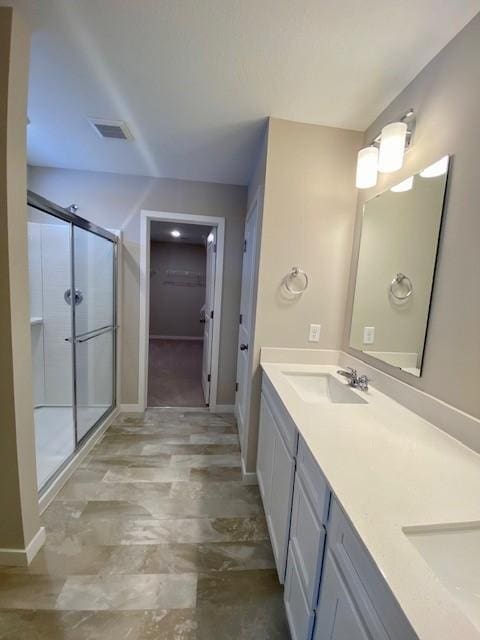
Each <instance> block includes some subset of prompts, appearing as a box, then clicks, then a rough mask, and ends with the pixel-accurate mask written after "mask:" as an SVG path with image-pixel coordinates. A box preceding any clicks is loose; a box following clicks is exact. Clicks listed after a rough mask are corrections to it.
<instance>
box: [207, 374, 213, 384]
mask: <svg viewBox="0 0 480 640" xmlns="http://www.w3.org/2000/svg"><path fill="white" fill-rule="evenodd" d="M211 379H212V376H211V374H210V373H209V374H208V378H207V380H208V382H210V380H211Z"/></svg>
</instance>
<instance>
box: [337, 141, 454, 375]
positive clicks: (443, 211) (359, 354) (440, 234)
mask: <svg viewBox="0 0 480 640" xmlns="http://www.w3.org/2000/svg"><path fill="white" fill-rule="evenodd" d="M445 156H447V157H448V166H447V171H446V175H445V188H444V191H443V198H442V206H441V211H440V221H439V227H438V236H437V242H436V248H435V257H434V262H433V271H432V283H431V287H430V299H429V302H428V311H427V317H426V320H425V331H424V335H423V341H422V344H421V347H422V361H421V363H420V367H419V372H418V375H416V374H414V373H412V372H410V371H407V370H406V369H403V368H402V367H398V366H395V365H393V364H390V363H389V362H387V361H386V360H382V359H381V358H377V357H375V356H373V355H370V354H369V353H366V352H365V351H363V350H362V349H357V348H356V347H353V346H352V345H351V343H350V340H351V335H352V324H353V314H354V310H355V293H356V290H357V278H358V267H359V262H360V250H361V246H362V234H363V226H364V220H365V210H366V206H367V204H368V203H369V202H371V201H372V200H375V199H376V198H378V197H380V196H381V195H382V194H384V193H386V192H387V191H390V190H391V188H392V187H394V186H395V185H396V184H399V182H398V181H395V182H392V184H390V185H389V186H388V187H386V188H385V189H383V190H382V191H379V192H378V193H376V194H375V195H374V196H372V197H371V198H368V200H365V202H364V203H363V205H362V212H361V217H360V225H359V231H358V244H357V246H356V247H355V271H354V279H353V280H352V283H353V288H352V307H351V313H350V322H349V325H348V343H347V350H349V351H350V352H352V355H354V356H355V357H356V358H358V359H359V360H363V361H364V362H366V363H367V364H371V366H374V367H376V368H380V367H378V365H377V363H382V364H383V365H384V366H385V367H387V368H390V369H391V370H394V371H395V372H396V371H401V372H402V373H404V374H405V375H406V376H409V377H410V376H411V377H412V378H414V379H417V380H418V379H419V378H421V377H422V373H423V367H424V362H425V352H426V350H427V345H428V331H429V326H430V319H431V315H432V306H433V298H434V295H435V283H436V280H437V273H438V266H439V263H440V260H439V255H440V250H441V244H442V242H443V234H444V227H445V219H446V211H447V206H448V197H449V185H450V179H451V173H452V167H453V163H454V156H453V155H452V154H447V153H446V154H443V155H442V156H441V157H440V158H438V160H434V161H433V162H430V163H429V164H427V165H426V167H424V168H422V169H420V170H419V171H417V172H416V173H413V174H410V175H409V176H406V177H404V178H402V180H400V182H403V181H404V180H407V179H408V178H409V177H411V176H414V177H415V176H417V175H419V174H420V173H421V172H422V171H424V169H426V168H427V167H429V166H430V165H432V164H435V162H437V161H439V160H441V158H444V157H445ZM365 358H366V360H365ZM369 360H372V361H373V362H372V363H370V362H369Z"/></svg>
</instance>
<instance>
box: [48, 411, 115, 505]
mask: <svg viewBox="0 0 480 640" xmlns="http://www.w3.org/2000/svg"><path fill="white" fill-rule="evenodd" d="M118 414H119V410H118V409H115V411H113V412H112V413H111V414H110V415H109V416H108V418H107V419H106V420H105V421H104V422H103V423H102V424H101V425H100V426H99V427H97V429H96V430H95V433H93V434H92V436H91V437H90V438H89V439H88V440H87V441H86V442H85V444H84V445H83V447H82V448H81V449H79V450H78V451H77V453H76V454H75V455H74V456H73V458H72V459H71V460H70V461H69V463H68V464H67V465H66V466H65V467H64V468H63V469H62V471H61V472H60V473H59V474H58V476H57V477H56V478H55V480H54V481H53V482H52V484H51V485H50V486H49V487H48V488H47V489H46V491H45V492H44V493H42V495H41V496H40V499H39V501H38V505H39V508H40V513H43V512H44V511H45V509H46V508H47V507H48V506H49V505H50V504H51V503H52V502H53V500H54V499H55V498H56V496H57V494H58V493H59V491H60V490H61V489H62V487H63V485H64V484H65V483H66V482H67V480H68V479H69V478H70V476H71V475H72V473H73V472H74V471H75V470H76V469H77V468H78V467H79V466H80V464H81V463H82V462H83V460H84V459H85V458H86V456H87V455H88V454H89V453H90V451H91V450H92V449H93V447H94V446H95V445H96V444H97V442H98V441H99V440H100V439H101V438H102V437H103V434H104V433H105V431H106V430H107V429H108V427H109V426H110V425H111V424H112V422H113V421H114V420H115V418H116V417H117V416H118Z"/></svg>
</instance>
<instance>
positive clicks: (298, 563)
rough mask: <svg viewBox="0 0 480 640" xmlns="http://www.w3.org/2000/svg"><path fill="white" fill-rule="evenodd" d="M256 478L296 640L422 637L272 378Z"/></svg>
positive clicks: (265, 394) (266, 386)
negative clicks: (398, 599) (350, 518)
mask: <svg viewBox="0 0 480 640" xmlns="http://www.w3.org/2000/svg"><path fill="white" fill-rule="evenodd" d="M257 476H258V483H259V486H260V492H261V495H262V499H263V505H264V509H265V514H266V518H267V524H268V529H269V533H270V539H271V542H272V547H273V552H274V556H275V561H276V565H277V571H278V575H279V579H280V582H281V583H283V582H284V579H285V591H284V602H285V610H286V613H287V618H288V623H289V627H290V633H291V636H292V640H418V639H417V636H416V635H415V633H414V632H413V630H412V628H411V626H410V624H409V623H408V621H407V620H406V618H405V616H404V614H403V612H402V611H401V609H400V607H399V605H398V603H397V601H396V600H395V598H394V596H393V594H392V592H391V591H390V589H389V587H388V585H387V584H386V582H385V580H384V578H383V577H382V575H381V573H380V572H379V570H378V568H377V567H376V565H375V563H374V562H373V560H372V559H371V557H370V555H369V554H368V552H367V550H366V548H365V546H364V544H363V542H362V541H361V539H360V538H359V536H358V534H357V533H356V531H355V530H354V528H353V527H352V525H351V523H350V521H349V520H348V517H347V515H346V514H345V513H344V512H343V510H342V509H341V507H340V505H339V503H338V502H337V500H336V498H335V496H334V495H333V494H332V492H331V490H330V487H329V485H328V481H327V479H326V478H325V476H324V475H323V472H322V470H321V469H320V467H319V465H318V463H317V461H316V459H315V457H314V456H313V455H312V453H311V452H310V449H309V448H308V446H307V444H306V442H305V441H304V440H303V438H302V437H299V435H298V430H297V428H296V425H295V424H294V423H293V421H292V419H291V418H290V416H289V414H288V412H287V411H286V410H285V407H284V405H283V404H282V402H281V401H280V398H279V396H278V394H277V393H276V391H275V389H274V387H273V386H272V384H271V382H270V381H269V379H268V378H267V377H266V376H264V378H263V383H262V403H261V418H260V431H259V440H258V458H257Z"/></svg>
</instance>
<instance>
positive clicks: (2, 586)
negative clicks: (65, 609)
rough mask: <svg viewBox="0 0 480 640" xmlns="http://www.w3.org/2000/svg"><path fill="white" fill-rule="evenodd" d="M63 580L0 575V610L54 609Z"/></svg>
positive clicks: (50, 577)
mask: <svg viewBox="0 0 480 640" xmlns="http://www.w3.org/2000/svg"><path fill="white" fill-rule="evenodd" d="M64 582H65V579H64V578H60V577H52V576H43V575H40V576H38V575H18V574H8V575H6V574H0V609H54V608H55V602H56V600H57V597H58V595H59V593H60V592H61V590H62V588H63V585H64Z"/></svg>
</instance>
